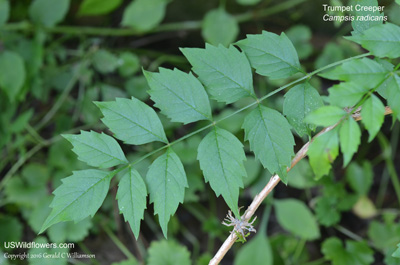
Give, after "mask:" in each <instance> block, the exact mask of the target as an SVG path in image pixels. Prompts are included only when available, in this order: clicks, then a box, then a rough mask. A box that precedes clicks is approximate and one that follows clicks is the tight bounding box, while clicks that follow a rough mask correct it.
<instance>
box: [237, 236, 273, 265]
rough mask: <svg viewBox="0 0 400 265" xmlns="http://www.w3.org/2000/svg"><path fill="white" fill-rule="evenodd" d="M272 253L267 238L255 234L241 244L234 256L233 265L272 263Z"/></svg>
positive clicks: (263, 264) (268, 264) (264, 264)
mask: <svg viewBox="0 0 400 265" xmlns="http://www.w3.org/2000/svg"><path fill="white" fill-rule="evenodd" d="M273 262H274V261H273V253H272V249H271V245H270V243H269V241H268V238H267V237H266V236H265V235H263V234H259V235H258V234H257V235H256V236H255V237H254V238H253V239H252V240H250V241H249V242H248V243H246V244H245V245H244V246H242V247H241V248H240V249H239V251H238V253H237V255H236V258H235V262H234V265H248V264H250V263H251V264H252V265H272V264H273Z"/></svg>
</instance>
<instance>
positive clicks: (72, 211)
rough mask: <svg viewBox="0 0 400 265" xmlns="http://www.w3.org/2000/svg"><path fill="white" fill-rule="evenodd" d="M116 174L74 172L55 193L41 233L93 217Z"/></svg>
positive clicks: (95, 171) (88, 170) (89, 171)
mask: <svg viewBox="0 0 400 265" xmlns="http://www.w3.org/2000/svg"><path fill="white" fill-rule="evenodd" d="M114 174H115V171H111V172H107V171H101V170H96V169H87V170H81V171H74V172H72V176H70V177H68V178H65V179H63V180H62V182H63V183H62V185H61V186H60V187H58V188H57V189H56V190H55V191H54V192H53V194H54V195H55V197H54V199H53V202H52V203H51V205H50V207H52V208H53V210H52V211H51V213H50V215H49V216H48V217H47V219H46V221H45V222H44V224H43V225H42V228H41V229H40V232H39V233H43V232H44V231H45V230H46V229H47V228H49V227H50V226H51V225H53V224H56V223H59V222H64V221H75V222H79V221H81V220H83V219H84V218H85V217H87V216H89V215H90V216H92V217H93V216H94V214H95V213H96V212H97V210H98V209H99V208H100V206H101V204H102V203H103V201H104V199H105V197H106V195H107V192H108V189H109V186H110V181H111V178H112V177H113V176H114Z"/></svg>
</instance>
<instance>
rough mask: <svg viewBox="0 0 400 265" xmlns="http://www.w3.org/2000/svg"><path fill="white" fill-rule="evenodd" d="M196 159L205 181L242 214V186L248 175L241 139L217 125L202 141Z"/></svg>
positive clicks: (232, 208) (237, 212)
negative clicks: (239, 202) (240, 190)
mask: <svg viewBox="0 0 400 265" xmlns="http://www.w3.org/2000/svg"><path fill="white" fill-rule="evenodd" d="M197 159H198V160H199V162H200V168H201V170H203V173H204V178H205V180H206V182H210V186H211V188H212V189H213V190H214V192H215V194H216V195H217V196H219V195H222V197H223V198H224V200H225V202H226V204H228V206H229V208H231V210H232V211H233V213H234V214H235V215H236V216H240V215H239V209H238V199H239V187H240V188H243V177H247V173H246V169H245V167H244V164H243V161H244V160H246V155H245V153H244V150H243V145H242V143H241V142H240V141H239V140H238V139H237V138H236V137H235V136H234V135H233V134H231V133H230V132H228V131H226V130H224V129H221V128H218V127H216V126H215V127H214V129H213V130H212V131H211V132H210V133H209V134H207V135H206V137H204V139H203V140H202V141H201V143H200V144H199V148H198V155H197Z"/></svg>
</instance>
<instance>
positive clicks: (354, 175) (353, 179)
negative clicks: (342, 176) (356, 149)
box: [346, 160, 374, 195]
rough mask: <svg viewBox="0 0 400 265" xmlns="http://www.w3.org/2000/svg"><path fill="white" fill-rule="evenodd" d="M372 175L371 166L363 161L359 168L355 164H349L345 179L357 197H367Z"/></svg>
mask: <svg viewBox="0 0 400 265" xmlns="http://www.w3.org/2000/svg"><path fill="white" fill-rule="evenodd" d="M373 177H374V173H373V171H372V167H371V164H370V163H369V162H368V161H367V160H365V161H364V163H363V165H362V166H360V165H358V164H357V163H355V162H352V163H350V165H349V166H348V167H347V170H346V179H347V181H348V182H349V184H350V187H351V188H352V189H353V190H354V191H355V192H357V193H358V194H359V195H367V194H368V192H369V190H370V188H371V185H372V181H373Z"/></svg>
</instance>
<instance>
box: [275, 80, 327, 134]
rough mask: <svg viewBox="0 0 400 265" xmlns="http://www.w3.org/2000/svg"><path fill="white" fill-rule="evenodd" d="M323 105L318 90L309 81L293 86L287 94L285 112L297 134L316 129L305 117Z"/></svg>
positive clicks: (308, 132)
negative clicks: (307, 122)
mask: <svg viewBox="0 0 400 265" xmlns="http://www.w3.org/2000/svg"><path fill="white" fill-rule="evenodd" d="M322 106H323V102H322V99H321V96H320V95H319V93H318V91H317V90H316V89H315V88H314V87H313V86H311V85H310V84H309V83H303V84H300V85H297V86H294V87H292V88H291V89H290V90H289V92H287V93H286V94H285V101H284V102H283V114H284V115H285V116H286V118H287V120H288V121H289V123H290V125H292V127H293V128H294V129H295V130H296V132H297V134H298V135H299V136H300V137H302V136H303V135H305V134H310V132H311V131H313V130H315V126H313V125H309V124H306V123H305V122H304V118H305V117H306V115H307V114H308V113H310V112H312V111H314V110H316V109H318V108H320V107H322Z"/></svg>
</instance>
